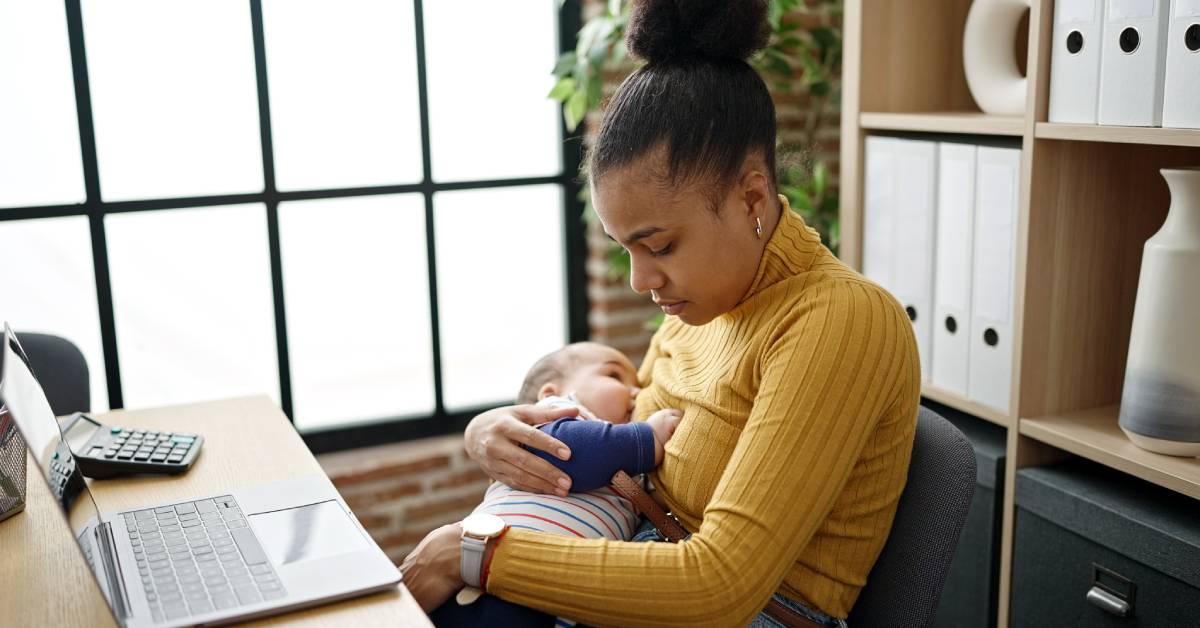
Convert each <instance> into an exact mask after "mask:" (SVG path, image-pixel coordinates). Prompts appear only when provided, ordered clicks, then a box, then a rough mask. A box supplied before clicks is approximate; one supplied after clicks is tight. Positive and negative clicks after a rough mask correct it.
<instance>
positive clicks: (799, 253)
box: [402, 0, 920, 626]
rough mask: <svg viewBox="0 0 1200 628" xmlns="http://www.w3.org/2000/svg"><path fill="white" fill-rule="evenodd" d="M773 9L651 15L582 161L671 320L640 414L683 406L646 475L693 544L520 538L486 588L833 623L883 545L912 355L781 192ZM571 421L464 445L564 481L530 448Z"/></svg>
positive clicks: (915, 381)
mask: <svg viewBox="0 0 1200 628" xmlns="http://www.w3.org/2000/svg"><path fill="white" fill-rule="evenodd" d="M765 15H766V2H765V1H762V0H739V1H736V2H730V1H728V0H713V1H707V2H704V1H696V2H684V1H681V0H680V1H674V2H673V1H666V0H662V1H642V2H638V3H636V4H635V7H634V12H633V15H632V16H631V18H630V25H629V32H628V42H629V49H630V52H631V53H633V54H635V55H637V56H638V57H640V58H642V59H644V60H645V61H646V62H647V63H646V65H645V66H643V67H642V68H640V69H639V70H637V71H636V72H634V73H633V75H631V76H630V77H629V78H628V79H627V80H626V81H625V82H624V84H622V86H621V87H620V89H619V90H618V92H617V93H616V94H615V95H614V96H613V98H612V101H611V102H610V104H609V106H608V108H607V110H606V112H605V115H604V119H603V122H602V124H601V128H600V131H599V134H598V137H597V139H596V142H595V145H594V147H593V148H592V150H591V153H590V159H589V168H590V175H591V182H592V193H593V201H594V205H595V208H596V212H597V214H598V215H599V217H600V221H601V223H602V224H603V226H604V230H605V232H607V233H608V234H609V235H610V236H611V237H612V238H613V239H615V240H616V241H618V242H620V243H621V245H622V246H624V247H625V248H626V250H628V252H629V255H630V260H631V262H632V271H631V277H630V282H631V284H632V286H633V288H634V290H636V291H637V292H640V293H647V292H648V293H650V295H651V296H652V298H653V299H654V301H655V302H656V303H658V304H659V305H660V306H661V307H662V309H663V311H664V312H665V313H666V314H667V315H668V316H667V319H666V321H665V322H664V324H663V326H662V328H661V329H660V330H659V331H658V333H656V334H655V336H654V339H653V341H652V342H651V346H650V349H649V351H648V352H647V355H646V357H645V360H644V361H643V364H642V366H641V369H640V371H639V380H640V381H639V383H640V384H641V385H642V386H643V387H644V389H643V391H642V392H641V393H640V394H639V395H638V398H637V409H636V413H635V415H636V418H637V419H638V420H644V419H645V417H647V416H648V415H649V414H651V413H652V412H653V411H655V410H657V409H659V408H667V407H674V408H680V409H682V410H683V414H684V418H683V420H682V422H681V423H680V425H679V427H678V429H677V431H676V433H675V436H674V438H673V439H672V440H671V441H670V442H669V443H668V444H667V449H666V456H665V458H664V461H663V463H662V465H661V466H660V467H659V468H658V469H657V470H656V471H655V472H654V473H652V474H651V480H652V482H653V484H654V485H655V487H656V488H657V493H658V495H659V497H660V500H661V501H662V502H663V503H664V504H665V505H666V506H667V507H668V508H669V509H670V510H671V511H672V512H674V513H675V514H676V515H677V516H678V517H679V519H680V520H681V521H682V522H683V524H684V526H685V527H686V528H687V529H688V531H690V532H691V533H692V536H691V537H690V538H689V539H688V540H686V541H684V542H681V543H674V544H672V543H633V542H616V541H604V540H581V539H573V538H569V537H565V536H551V535H545V534H538V533H534V532H530V531H527V530H520V529H511V530H508V531H507V533H506V534H505V535H504V536H503V537H502V538H500V539H499V540H498V541H496V540H493V541H490V542H489V544H488V547H487V549H486V552H487V553H488V555H489V558H488V559H485V561H489V560H490V567H489V568H488V569H487V574H488V575H487V579H486V582H485V586H486V590H487V592H488V593H490V594H493V595H496V596H498V597H500V598H502V599H504V600H509V601H512V602H516V603H518V604H522V605H525V606H528V607H533V608H536V609H540V610H542V611H545V612H548V613H552V614H556V615H559V616H563V617H569V618H571V619H575V620H579V621H582V622H585V623H588V624H602V625H622V626H626V625H643V624H645V625H680V626H693V625H697V624H705V625H723V626H724V625H728V626H733V625H745V624H747V623H748V622H752V621H753V622H766V621H769V620H767V619H765V616H763V615H760V611H761V610H762V609H763V607H764V606H765V605H766V604H767V603H768V602H769V601H771V599H772V595H774V596H775V599H776V600H777V601H780V602H782V603H784V604H785V605H786V606H788V607H789V608H791V609H794V610H797V611H798V612H800V613H802V614H804V615H806V616H808V617H812V618H816V620H817V621H818V623H822V624H826V625H839V623H840V621H839V620H840V619H841V618H845V617H846V616H847V615H848V613H849V611H850V609H851V607H852V606H853V604H854V601H855V599H856V597H857V596H858V593H859V590H860V589H861V587H862V586H863V584H864V583H865V582H866V577H867V574H868V573H869V572H870V570H871V567H872V565H873V564H874V562H875V559H876V558H877V557H878V555H879V552H880V550H881V549H882V547H883V544H884V541H885V540H886V539H887V535H888V531H889V529H890V527H891V523H892V518H893V516H894V514H895V509H896V504H897V501H898V499H899V496H900V492H901V490H902V489H903V486H904V482H905V477H906V473H907V469H908V461H909V456H910V453H911V448H912V438H913V431H914V429H915V424H916V415H917V403H918V400H919V395H920V375H919V373H920V369H919V364H918V359H917V351H916V344H915V341H914V339H913V335H912V328H911V325H910V324H909V321H908V319H907V317H906V316H905V314H904V312H903V311H902V310H901V308H900V306H899V304H898V303H896V301H895V300H894V299H893V298H892V297H890V296H889V295H888V294H887V293H886V292H885V291H883V290H882V289H880V288H879V287H877V286H876V285H874V284H872V283H870V282H868V281H867V280H865V279H864V278H863V277H862V276H860V275H859V274H857V273H856V272H854V271H853V270H852V269H850V268H849V267H847V266H845V265H844V264H842V263H841V262H840V261H838V260H837V259H836V258H835V257H834V256H833V255H832V254H831V253H830V252H829V251H828V249H826V248H825V247H824V246H822V245H821V242H820V238H819V236H818V235H817V234H816V232H815V231H813V230H812V229H810V228H808V227H807V226H806V225H805V224H804V222H803V220H802V219H801V218H800V217H799V216H797V215H796V214H794V213H793V212H792V211H790V209H789V208H788V206H787V201H786V199H785V198H784V197H782V196H778V195H777V194H776V182H775V177H774V170H775V152H774V148H775V111H774V106H773V104H772V102H771V98H770V95H769V94H768V92H767V89H766V86H765V85H764V84H763V81H762V79H761V78H760V77H759V76H758V74H757V73H755V71H754V70H753V69H752V68H751V67H750V66H749V65H748V64H747V63H746V62H745V59H746V58H748V57H749V56H750V55H751V54H753V53H754V52H755V51H756V50H758V49H760V48H761V47H762V46H763V45H764V44H765V42H766V37H767V28H766V22H765ZM562 415H563V413H555V414H551V413H546V412H543V411H538V410H535V409H532V408H530V407H522V406H515V407H508V408H500V409H497V410H493V411H490V412H486V413H484V414H481V415H479V416H477V417H476V418H475V419H474V420H473V421H472V422H471V425H470V426H469V427H468V429H467V432H466V436H465V439H466V447H467V450H468V452H469V453H470V455H471V456H472V457H473V458H474V459H476V460H477V461H478V462H479V463H480V465H481V466H482V467H483V468H484V470H485V471H486V472H487V473H488V474H489V475H490V476H491V477H493V478H495V479H497V480H499V481H502V482H505V483H507V484H509V485H511V486H514V487H516V488H521V489H524V490H535V491H541V492H552V491H561V490H562V486H560V485H559V484H558V481H560V480H563V479H564V478H562V477H561V476H562V474H561V473H560V472H558V471H557V470H556V469H554V468H553V467H552V466H551V465H549V464H548V463H545V461H543V460H540V459H538V458H536V457H535V456H533V455H532V454H530V453H528V452H527V451H525V450H523V449H521V448H520V447H518V446H517V445H516V443H524V444H527V445H530V446H532V447H536V448H539V449H542V450H544V451H547V452H550V453H555V452H558V451H559V450H560V448H561V447H562V444H561V443H559V442H557V441H555V440H553V439H551V438H550V437H548V436H546V435H545V434H542V433H540V432H539V431H538V430H536V429H533V428H532V427H530V426H531V425H533V424H536V423H538V422H542V421H546V420H550V419H552V418H556V417H558V416H562ZM576 455H586V453H585V452H579V453H577V454H576ZM560 457H562V456H561V454H560ZM460 530H461V528H460V527H459V525H458V524H454V525H450V526H445V527H443V528H440V529H438V530H435V531H434V532H432V533H430V535H429V536H428V537H427V538H426V539H425V540H424V541H423V542H422V543H421V545H420V546H419V547H418V548H417V549H416V550H415V551H414V552H413V554H412V555H410V556H409V557H408V559H406V561H405V563H404V565H403V566H402V569H403V571H404V578H405V583H406V584H407V586H408V588H409V589H410V590H411V591H412V593H413V595H414V596H416V598H417V600H418V601H419V602H420V603H421V605H422V607H423V608H425V609H426V610H429V609H432V608H436V607H437V606H438V605H440V604H441V603H442V602H444V601H445V600H447V599H448V598H449V597H450V596H451V595H453V594H454V593H455V591H457V590H458V589H460V588H461V587H462V586H463V584H462V580H461V579H460V575H459V574H460V571H459V570H460V565H459V560H460V549H459V548H460V540H459V534H460ZM764 625H771V624H769V623H767V624H764Z"/></svg>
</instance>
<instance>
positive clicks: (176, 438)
mask: <svg viewBox="0 0 1200 628" xmlns="http://www.w3.org/2000/svg"><path fill="white" fill-rule="evenodd" d="M195 440H196V439H195V438H194V437H191V436H180V435H178V434H176V435H175V436H172V437H171V441H172V442H176V443H181V444H187V445H190V444H192V443H193V442H194V441H195Z"/></svg>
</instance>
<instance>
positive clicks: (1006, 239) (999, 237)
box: [967, 146, 1021, 413]
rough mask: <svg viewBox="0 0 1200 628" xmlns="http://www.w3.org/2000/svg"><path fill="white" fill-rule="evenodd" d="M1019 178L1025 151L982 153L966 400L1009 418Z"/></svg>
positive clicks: (977, 173) (984, 148)
mask: <svg viewBox="0 0 1200 628" xmlns="http://www.w3.org/2000/svg"><path fill="white" fill-rule="evenodd" d="M1020 178H1021V151H1020V150H1018V149H1015V148H992V147H987V146H980V147H979V149H978V152H977V154H976V165H975V241H974V253H975V254H974V259H973V264H972V266H973V272H972V277H971V282H972V286H971V326H970V346H969V348H968V366H967V378H968V384H967V396H968V397H969V398H971V399H973V400H975V401H977V402H979V403H981V404H983V405H986V406H989V407H991V408H995V409H996V410H999V411H1001V412H1005V413H1007V412H1008V411H1009V391H1010V390H1011V389H1012V357H1013V337H1012V323H1013V318H1014V313H1015V303H1014V298H1013V285H1014V283H1015V282H1014V281H1013V279H1014V274H1015V268H1014V266H1015V263H1016V249H1017V246H1016V245H1017V208H1018V203H1019V198H1020V194H1019V189H1020Z"/></svg>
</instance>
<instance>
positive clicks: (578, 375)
mask: <svg viewBox="0 0 1200 628" xmlns="http://www.w3.org/2000/svg"><path fill="white" fill-rule="evenodd" d="M575 351H576V354H575V356H574V358H575V359H574V360H573V363H574V364H575V367H574V369H572V370H571V372H569V373H567V375H566V377H565V378H564V380H563V386H562V389H563V391H564V392H565V393H572V392H574V393H575V396H576V397H577V398H578V399H579V403H582V404H583V405H585V406H587V408H588V410H591V411H592V414H595V415H596V418H598V419H603V420H605V421H609V422H612V423H628V422H629V419H630V418H631V417H632V416H633V400H634V398H635V397H637V393H638V387H637V370H636V369H634V368H633V363H632V362H630V361H629V358H627V357H625V354H623V353H621V352H620V351H617V350H616V349H613V348H612V347H606V346H604V345H601V344H595V343H588V344H586V345H582V346H579V347H576V348H575Z"/></svg>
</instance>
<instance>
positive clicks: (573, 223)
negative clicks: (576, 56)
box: [558, 0, 591, 342]
mask: <svg viewBox="0 0 1200 628" xmlns="http://www.w3.org/2000/svg"><path fill="white" fill-rule="evenodd" d="M582 17H583V9H582V7H581V6H580V5H579V1H578V0H566V2H563V3H562V7H561V9H560V10H559V12H558V46H559V50H560V51H561V52H567V51H569V50H574V49H575V40H576V33H578V32H579V28H580V25H581V22H582ZM558 120H559V133H560V134H561V137H562V138H563V142H562V164H563V172H562V175H561V181H562V190H563V212H564V213H563V247H564V254H565V257H564V259H565V260H566V266H567V267H566V268H565V269H564V272H563V281H565V282H566V289H565V290H564V291H563V294H564V295H566V303H565V307H566V309H567V330H568V331H567V336H568V339H569V340H570V342H579V341H581V340H587V339H588V338H590V337H591V329H590V328H589V327H588V320H587V312H588V294H587V285H588V280H587V257H588V251H587V234H586V227H587V225H586V224H585V223H584V221H583V203H582V202H581V201H580V200H579V193H580V191H581V189H582V186H581V185H580V183H579V177H578V176H577V175H578V173H579V167H580V164H581V162H582V155H583V127H582V126H579V127H577V128H576V133H577V135H575V136H573V137H571V136H569V131H567V124H566V120H564V118H563V116H559V117H558Z"/></svg>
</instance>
